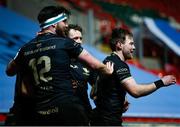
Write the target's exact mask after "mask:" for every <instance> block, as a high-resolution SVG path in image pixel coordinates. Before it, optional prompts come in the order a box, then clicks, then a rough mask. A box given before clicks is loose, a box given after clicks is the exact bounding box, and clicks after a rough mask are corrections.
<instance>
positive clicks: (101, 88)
mask: <svg viewBox="0 0 180 127" xmlns="http://www.w3.org/2000/svg"><path fill="white" fill-rule="evenodd" d="M108 61H111V62H113V63H114V72H113V74H112V75H111V76H108V77H107V76H104V75H100V76H99V79H98V81H97V84H96V87H97V93H96V94H97V100H96V105H97V108H98V109H99V110H102V111H105V112H106V113H108V114H111V113H117V114H118V115H120V116H121V115H122V107H123V103H124V100H125V95H126V91H125V90H124V89H123V88H122V86H121V81H122V80H123V79H125V78H128V77H130V76H131V74H130V70H129V67H128V65H127V64H126V63H125V62H123V61H122V60H121V59H120V58H119V57H118V56H117V55H116V54H114V53H112V54H111V55H110V56H108V57H106V58H105V60H104V61H103V62H104V63H106V62H108Z"/></svg>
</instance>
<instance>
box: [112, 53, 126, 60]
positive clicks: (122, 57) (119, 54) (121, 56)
mask: <svg viewBox="0 0 180 127" xmlns="http://www.w3.org/2000/svg"><path fill="white" fill-rule="evenodd" d="M113 53H114V54H116V55H117V56H118V57H119V58H120V59H121V60H122V61H125V58H124V56H123V54H122V51H114V52H113Z"/></svg>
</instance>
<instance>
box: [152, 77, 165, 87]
mask: <svg viewBox="0 0 180 127" xmlns="http://www.w3.org/2000/svg"><path fill="white" fill-rule="evenodd" d="M154 84H155V86H156V88H157V89H159V88H161V87H163V86H165V85H164V83H163V81H162V80H161V79H160V80H157V81H155V82H154Z"/></svg>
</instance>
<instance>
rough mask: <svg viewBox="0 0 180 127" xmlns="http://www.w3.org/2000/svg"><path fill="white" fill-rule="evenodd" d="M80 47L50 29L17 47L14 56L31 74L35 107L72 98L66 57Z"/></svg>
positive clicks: (45, 106) (73, 54) (24, 70)
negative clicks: (48, 31)
mask: <svg viewBox="0 0 180 127" xmlns="http://www.w3.org/2000/svg"><path fill="white" fill-rule="evenodd" d="M82 50H83V48H82V47H81V45H79V44H77V43H75V42H74V41H73V40H71V39H68V38H61V37H59V36H57V35H54V34H51V33H47V34H42V35H39V36H37V37H36V38H34V39H33V40H31V41H30V42H29V43H27V44H25V45H24V46H23V47H22V48H21V49H20V51H19V54H18V55H17V57H16V59H15V60H16V63H18V65H20V68H21V71H22V72H23V73H24V74H28V75H29V78H32V79H31V81H32V86H33V87H34V95H35V98H36V101H37V107H36V108H37V110H41V109H48V108H51V107H52V108H53V106H56V105H58V104H59V103H63V102H69V101H70V100H72V99H73V97H74V96H73V91H72V83H71V79H72V77H71V74H70V59H71V58H77V57H78V55H79V54H80V53H81V52H82Z"/></svg>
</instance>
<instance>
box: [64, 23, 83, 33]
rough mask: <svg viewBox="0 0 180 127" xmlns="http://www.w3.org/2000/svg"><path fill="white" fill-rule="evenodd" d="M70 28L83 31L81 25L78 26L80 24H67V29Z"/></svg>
mask: <svg viewBox="0 0 180 127" xmlns="http://www.w3.org/2000/svg"><path fill="white" fill-rule="evenodd" d="M70 29H74V30H78V31H80V32H81V33H82V32H83V31H82V27H80V26H79V25H77V24H69V25H68V29H67V31H68V32H69V30H70Z"/></svg>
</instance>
